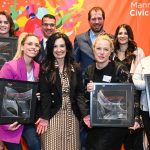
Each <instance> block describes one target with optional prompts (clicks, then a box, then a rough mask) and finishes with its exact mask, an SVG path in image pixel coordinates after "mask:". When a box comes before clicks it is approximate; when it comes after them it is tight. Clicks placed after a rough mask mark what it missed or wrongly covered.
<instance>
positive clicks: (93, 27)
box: [73, 7, 111, 150]
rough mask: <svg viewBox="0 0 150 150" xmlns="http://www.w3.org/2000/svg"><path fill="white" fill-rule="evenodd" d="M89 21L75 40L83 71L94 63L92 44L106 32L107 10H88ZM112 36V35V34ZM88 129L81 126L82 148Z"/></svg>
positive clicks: (77, 55) (76, 51) (82, 147)
mask: <svg viewBox="0 0 150 150" xmlns="http://www.w3.org/2000/svg"><path fill="white" fill-rule="evenodd" d="M88 21H89V25H90V29H89V30H88V31H87V32H84V33H82V34H79V35H77V36H76V37H75V40H74V53H73V55H74V58H75V60H76V61H77V62H78V63H80V66H81V70H82V73H83V75H84V72H85V70H86V68H87V67H88V65H90V64H92V63H93V62H94V61H95V60H94V55H93V51H92V44H93V43H94V41H95V39H96V37H97V35H99V34H105V33H106V32H105V30H104V29H103V26H104V21H105V12H104V10H103V9H102V8H101V7H93V8H91V9H90V10H89V12H88ZM110 36H111V35H110ZM86 136H87V131H86V127H84V126H82V124H81V128H80V139H81V150H85V144H86Z"/></svg>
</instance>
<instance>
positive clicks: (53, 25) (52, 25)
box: [42, 23, 55, 27]
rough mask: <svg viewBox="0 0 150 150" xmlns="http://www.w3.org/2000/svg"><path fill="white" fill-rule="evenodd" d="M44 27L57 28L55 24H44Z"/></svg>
mask: <svg viewBox="0 0 150 150" xmlns="http://www.w3.org/2000/svg"><path fill="white" fill-rule="evenodd" d="M42 25H43V26H44V27H48V26H50V27H55V24H54V23H43V24H42Z"/></svg>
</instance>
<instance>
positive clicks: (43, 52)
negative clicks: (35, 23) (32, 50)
mask: <svg viewBox="0 0 150 150" xmlns="http://www.w3.org/2000/svg"><path fill="white" fill-rule="evenodd" d="M40 45H41V48H40V51H39V53H38V55H37V56H36V57H35V58H34V60H35V61H36V62H37V63H41V62H42V60H43V59H44V58H45V56H46V50H45V49H44V45H43V40H42V41H41V42H40Z"/></svg>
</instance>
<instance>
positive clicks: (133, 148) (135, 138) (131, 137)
mask: <svg viewBox="0 0 150 150" xmlns="http://www.w3.org/2000/svg"><path fill="white" fill-rule="evenodd" d="M124 147H125V150H144V148H143V128H140V129H137V130H135V131H131V132H130V130H128V135H127V136H126V138H125V140H124Z"/></svg>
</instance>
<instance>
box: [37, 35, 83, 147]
mask: <svg viewBox="0 0 150 150" xmlns="http://www.w3.org/2000/svg"><path fill="white" fill-rule="evenodd" d="M71 54H72V44H71V42H70V40H69V38H68V37H67V36H66V35H65V34H63V33H55V34H53V35H52V36H50V37H49V39H48V41H47V56H46V59H45V60H44V61H43V62H42V64H41V70H40V79H39V80H40V93H41V116H40V118H39V119H38V121H37V132H38V133H44V132H45V131H46V132H45V133H44V134H42V136H41V140H42V149H44V150H48V149H57V150H62V149H67V150H78V149H80V148H79V146H80V144H79V119H80V111H79V108H78V104H77V101H79V102H80V100H81V101H83V99H84V96H83V93H84V92H83V86H82V76H81V73H80V69H79V66H78V65H77V64H76V63H75V62H74V61H73V59H72V57H71Z"/></svg>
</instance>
